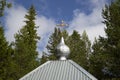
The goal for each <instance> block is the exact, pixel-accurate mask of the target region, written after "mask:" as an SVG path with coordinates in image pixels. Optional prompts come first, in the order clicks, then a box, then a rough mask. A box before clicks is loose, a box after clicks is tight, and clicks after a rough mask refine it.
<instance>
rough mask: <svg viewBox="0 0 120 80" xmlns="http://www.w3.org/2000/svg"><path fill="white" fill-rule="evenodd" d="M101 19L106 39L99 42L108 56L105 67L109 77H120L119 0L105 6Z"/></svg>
mask: <svg viewBox="0 0 120 80" xmlns="http://www.w3.org/2000/svg"><path fill="white" fill-rule="evenodd" d="M103 18H104V22H103V23H104V24H105V25H106V29H105V32H106V35H107V38H102V39H101V42H103V43H104V44H105V46H104V52H105V53H106V54H108V55H109V60H108V61H107V64H106V67H107V68H108V71H109V72H110V74H109V75H110V77H120V71H119V70H120V35H119V34H120V0H115V1H114V2H112V3H111V4H110V5H106V6H105V9H104V10H103ZM105 42H106V43H105Z"/></svg>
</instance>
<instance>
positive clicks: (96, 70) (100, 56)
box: [89, 38, 106, 80]
mask: <svg viewBox="0 0 120 80" xmlns="http://www.w3.org/2000/svg"><path fill="white" fill-rule="evenodd" d="M92 50H93V51H92V54H91V55H90V57H89V62H90V65H89V72H90V73H92V74H93V75H94V76H95V77H96V78H98V79H100V80H101V79H103V78H105V74H104V69H105V62H106V61H105V59H106V55H105V54H104V52H103V44H102V43H100V41H99V40H97V39H96V38H95V41H94V43H93V45H92Z"/></svg>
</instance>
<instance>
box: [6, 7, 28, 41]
mask: <svg viewBox="0 0 120 80" xmlns="http://www.w3.org/2000/svg"><path fill="white" fill-rule="evenodd" d="M26 12H27V10H26V9H25V8H24V7H22V6H14V7H12V8H11V9H8V10H7V11H6V13H7V15H6V17H5V23H6V24H5V27H6V31H5V36H6V37H7V40H8V41H9V42H11V41H14V34H15V33H17V32H18V30H20V28H22V26H23V25H25V23H24V22H23V21H24V20H25V19H24V16H25V14H26Z"/></svg>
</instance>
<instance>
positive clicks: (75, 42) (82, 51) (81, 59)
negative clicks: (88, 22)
mask: <svg viewBox="0 0 120 80" xmlns="http://www.w3.org/2000/svg"><path fill="white" fill-rule="evenodd" d="M67 42H68V43H67V45H68V46H69V47H70V51H71V52H70V55H69V58H70V59H72V60H73V61H75V62H76V63H78V64H79V65H81V66H82V67H84V68H85V69H87V57H86V47H85V42H84V41H83V40H82V39H81V36H80V34H79V33H78V32H77V31H75V30H74V31H73V33H72V35H71V36H70V37H69V39H68V41H67Z"/></svg>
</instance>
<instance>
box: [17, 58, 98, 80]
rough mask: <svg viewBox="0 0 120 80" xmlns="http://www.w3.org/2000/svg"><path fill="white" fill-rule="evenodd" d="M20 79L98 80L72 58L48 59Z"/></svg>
mask: <svg viewBox="0 0 120 80" xmlns="http://www.w3.org/2000/svg"><path fill="white" fill-rule="evenodd" d="M19 80H97V79H96V78H95V77H94V76H92V75H91V74H90V73H88V72H87V71H86V70H84V69H83V68H82V67H81V66H79V65H78V64H77V63H75V62H74V61H72V60H57V61H48V62H46V63H44V64H43V65H41V66H39V67H38V68H36V69H34V70H33V71H31V72H30V73H28V74H26V75H25V76H24V77H22V78H20V79H19Z"/></svg>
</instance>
